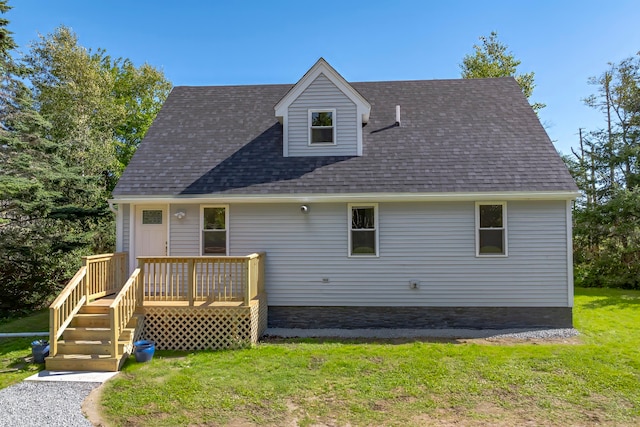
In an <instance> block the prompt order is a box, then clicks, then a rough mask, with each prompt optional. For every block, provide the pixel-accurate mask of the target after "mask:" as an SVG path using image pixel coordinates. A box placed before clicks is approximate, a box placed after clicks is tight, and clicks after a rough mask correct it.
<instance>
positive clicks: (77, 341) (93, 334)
mask: <svg viewBox="0 0 640 427" xmlns="http://www.w3.org/2000/svg"><path fill="white" fill-rule="evenodd" d="M113 301H114V299H113V298H101V299H98V300H96V301H92V302H90V303H89V304H88V305H84V306H82V307H81V308H80V310H79V311H78V313H76V314H75V315H74V316H73V319H72V320H71V323H70V324H69V326H68V327H67V328H66V329H65V330H64V332H63V333H62V337H61V338H62V339H61V340H58V353H57V354H56V355H55V356H53V357H47V358H46V360H45V363H46V368H47V369H48V370H51V371H113V372H115V371H118V370H119V369H120V367H121V366H122V364H123V363H124V361H125V360H126V359H127V358H128V357H129V355H130V354H131V352H132V349H133V342H134V340H135V339H136V338H137V337H139V336H140V333H141V329H142V322H143V316H142V315H134V316H133V317H132V318H131V320H130V321H129V323H128V324H127V326H126V328H124V329H123V331H122V333H121V334H120V337H119V339H118V352H117V354H118V355H119V356H118V357H112V356H111V348H112V346H111V338H110V337H111V327H110V319H109V305H110V304H111V303H112V302H113Z"/></svg>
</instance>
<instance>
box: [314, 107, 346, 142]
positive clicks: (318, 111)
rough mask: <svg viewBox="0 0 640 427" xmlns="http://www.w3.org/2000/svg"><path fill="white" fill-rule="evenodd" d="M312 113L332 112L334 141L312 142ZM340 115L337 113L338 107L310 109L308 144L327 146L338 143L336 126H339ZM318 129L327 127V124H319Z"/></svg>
mask: <svg viewBox="0 0 640 427" xmlns="http://www.w3.org/2000/svg"><path fill="white" fill-rule="evenodd" d="M312 113H331V117H332V122H333V126H331V127H332V128H333V142H311V128H312V126H311V123H312V121H311V114H312ZM337 118H338V116H337V115H336V109H335V108H311V109H309V110H308V112H307V129H308V135H309V136H308V139H307V145H308V146H309V147H327V146H330V145H336V135H337V132H336V127H337V124H338V123H337V120H336V119H337ZM316 128H317V129H322V128H326V126H318V127H316Z"/></svg>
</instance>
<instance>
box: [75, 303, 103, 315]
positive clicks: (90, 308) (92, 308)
mask: <svg viewBox="0 0 640 427" xmlns="http://www.w3.org/2000/svg"><path fill="white" fill-rule="evenodd" d="M79 313H80V314H109V306H108V305H83V306H82V307H80V311H79Z"/></svg>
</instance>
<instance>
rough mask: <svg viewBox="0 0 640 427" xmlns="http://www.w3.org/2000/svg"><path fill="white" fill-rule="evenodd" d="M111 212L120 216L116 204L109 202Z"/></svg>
mask: <svg viewBox="0 0 640 427" xmlns="http://www.w3.org/2000/svg"><path fill="white" fill-rule="evenodd" d="M109 210H110V211H111V212H113V213H114V214H118V209H116V208H115V207H114V203H113V202H112V201H109Z"/></svg>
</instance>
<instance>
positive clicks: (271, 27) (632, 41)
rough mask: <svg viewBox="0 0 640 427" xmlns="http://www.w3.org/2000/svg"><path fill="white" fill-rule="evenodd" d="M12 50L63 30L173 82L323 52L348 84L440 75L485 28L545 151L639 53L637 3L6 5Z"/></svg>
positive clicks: (581, 119)
mask: <svg viewBox="0 0 640 427" xmlns="http://www.w3.org/2000/svg"><path fill="white" fill-rule="evenodd" d="M10 5H11V6H13V9H12V10H11V11H10V12H9V13H8V14H6V17H7V18H8V19H9V20H10V29H11V30H12V31H13V32H14V33H15V34H14V37H15V39H16V41H17V42H18V44H19V45H20V48H21V50H23V51H24V50H26V48H27V45H28V43H29V42H30V41H32V40H34V39H36V38H37V36H38V34H48V33H50V32H52V31H53V30H54V29H55V28H56V27H57V26H59V25H62V24H64V25H67V26H69V27H71V28H72V29H73V30H74V31H75V32H76V33H77V34H78V36H79V39H80V43H81V44H82V45H83V46H85V47H88V48H94V49H95V48H98V47H101V48H104V49H106V50H107V52H108V53H109V54H110V55H112V56H115V57H126V58H130V59H131V60H133V61H134V62H135V63H136V64H142V63H144V62H148V63H149V64H151V65H154V66H156V67H158V68H160V69H162V70H163V71H164V72H165V74H166V76H167V77H168V78H169V79H170V80H171V81H172V83H173V84H174V85H235V84H262V83H295V82H296V81H297V80H298V79H299V78H300V77H302V75H303V74H304V73H305V72H306V71H307V69H308V68H310V67H311V65H313V63H314V62H315V61H316V60H317V59H318V58H319V57H321V56H322V57H324V58H325V59H326V60H327V61H329V63H330V64H331V65H333V66H334V67H335V68H336V69H337V70H338V72H340V73H341V74H342V75H343V77H345V78H346V79H347V80H348V81H379V80H413V79H449V78H458V77H459V76H460V68H459V64H460V63H461V62H462V58H463V57H464V55H465V54H468V53H472V52H473V45H474V44H476V43H479V41H478V37H479V36H481V35H489V33H490V32H491V31H497V32H498V36H499V40H501V41H502V42H503V43H505V44H507V45H508V46H509V48H510V50H511V51H512V52H513V53H514V54H515V56H516V57H517V58H518V59H520V60H521V61H522V64H521V65H520V68H519V71H520V72H529V71H534V72H535V73H536V76H535V82H536V89H535V90H534V93H533V97H532V100H533V101H538V102H543V103H546V104H547V107H546V108H545V109H543V110H542V111H541V113H540V117H541V121H542V122H543V124H544V125H545V127H546V128H547V132H548V133H549V135H550V137H551V139H552V140H553V141H554V144H555V145H556V148H558V149H559V150H561V151H562V152H564V153H568V152H569V147H571V146H575V145H576V144H577V141H578V136H577V133H578V128H579V127H582V128H586V129H595V128H597V127H601V126H602V118H601V114H599V113H598V112H595V111H593V110H592V109H589V108H587V107H585V106H584V105H583V103H582V101H581V100H582V99H583V98H585V97H586V96H588V95H589V94H591V93H593V92H594V91H595V88H594V87H592V86H590V85H588V84H587V79H588V78H589V77H590V76H595V75H599V74H601V73H602V72H604V71H605V69H606V67H607V63H608V62H617V61H619V60H621V59H623V58H625V57H628V56H631V55H634V54H635V53H636V52H638V51H639V50H640V25H639V24H638V23H639V22H640V4H639V3H638V2H637V0H616V1H615V2H603V1H593V0H583V1H562V0H555V1H546V0H539V1H517V0H511V1H489V2H478V1H428V0H422V1H402V0H394V1H376V0H370V1H359V2H355V1H353V2H352V1H348V0H342V1H333V0H325V1H322V2H320V1H317V2H310V1H277V0H271V1H251V0H245V1H240V0H238V1H229V0H227V1H224V2H221V1H215V0H210V1H204V0H199V1H195V0H182V1H179V2H175V1H172V2H168V1H143V0H139V1H132V0H127V1H122V0H110V1H106V0H104V1H101V0H91V1H87V0H75V1H74V0H57V1H55V2H54V1H51V0H10Z"/></svg>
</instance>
